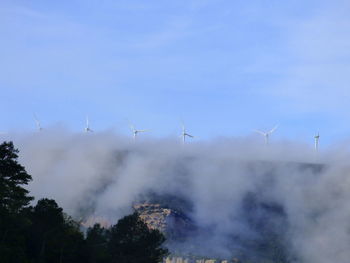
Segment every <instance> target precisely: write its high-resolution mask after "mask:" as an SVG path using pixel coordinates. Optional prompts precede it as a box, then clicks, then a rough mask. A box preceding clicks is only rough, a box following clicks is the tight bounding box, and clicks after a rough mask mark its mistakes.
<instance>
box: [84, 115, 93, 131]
mask: <svg viewBox="0 0 350 263" xmlns="http://www.w3.org/2000/svg"><path fill="white" fill-rule="evenodd" d="M85 132H86V133H87V132H93V130H91V129H90V124H89V116H86V127H85Z"/></svg>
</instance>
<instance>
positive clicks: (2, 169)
mask: <svg viewBox="0 0 350 263" xmlns="http://www.w3.org/2000/svg"><path fill="white" fill-rule="evenodd" d="M17 153H18V150H17V149H15V148H14V146H13V143H12V142H4V143H2V144H1V145H0V211H1V213H5V212H8V213H18V212H20V210H21V209H22V208H24V207H25V206H27V205H28V204H29V202H30V201H31V200H33V198H32V197H30V196H28V193H29V192H28V190H26V189H24V188H23V185H26V184H28V182H29V181H31V180H32V177H31V176H30V175H29V174H27V172H26V170H25V168H24V167H23V166H22V165H20V164H19V163H18V162H17V158H18V155H17Z"/></svg>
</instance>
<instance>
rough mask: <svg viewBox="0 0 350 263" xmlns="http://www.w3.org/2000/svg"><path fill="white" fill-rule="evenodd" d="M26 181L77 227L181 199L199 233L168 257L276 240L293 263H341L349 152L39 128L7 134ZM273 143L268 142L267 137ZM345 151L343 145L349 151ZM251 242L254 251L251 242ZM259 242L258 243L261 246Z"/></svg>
mask: <svg viewBox="0 0 350 263" xmlns="http://www.w3.org/2000/svg"><path fill="white" fill-rule="evenodd" d="M4 139H6V140H13V141H14V144H15V147H16V148H18V149H19V150H20V153H19V156H20V158H19V161H20V162H21V164H23V165H24V166H25V167H26V170H27V172H28V173H30V174H31V175H32V177H33V181H32V182H31V183H30V184H29V186H28V189H29V190H30V191H31V194H32V195H34V196H35V198H36V200H38V199H40V198H44V197H47V198H53V199H55V200H56V201H57V202H58V204H59V205H60V206H62V207H63V208H64V210H65V212H67V213H68V214H70V215H72V216H73V217H74V218H76V219H77V220H80V219H82V220H87V219H88V218H97V219H98V220H104V221H106V222H110V223H111V224H112V223H116V222H117V220H118V219H119V218H121V217H122V216H125V215H127V214H129V213H131V212H132V211H133V210H132V204H134V203H135V202H138V201H140V200H141V199H142V200H144V199H145V198H147V196H151V195H152V196H153V195H157V196H158V197H159V196H166V197H167V199H168V200H172V199H174V198H178V199H179V200H183V201H184V202H185V203H186V205H184V207H183V212H184V213H186V215H187V216H188V217H189V218H190V219H191V220H192V222H194V223H195V225H196V226H197V227H198V229H197V231H196V232H195V233H196V234H194V235H193V236H190V237H188V238H187V239H186V240H182V241H181V242H179V243H176V242H172V243H171V244H170V243H169V246H170V249H171V250H174V251H179V250H181V249H183V250H186V249H187V251H185V252H188V253H198V254H201V255H207V256H216V257H222V258H225V257H226V258H229V257H233V256H237V257H239V256H242V255H247V254H249V255H250V256H251V257H256V258H264V257H267V255H266V253H265V254H262V253H263V252H262V251H263V249H260V248H259V249H257V247H258V245H259V244H260V243H259V242H260V241H262V240H266V237H271V238H274V240H275V238H277V239H278V244H281V246H282V247H283V251H284V252H285V254H286V257H287V258H288V259H289V260H290V261H291V262H308V263H314V262H315V263H316V262H318V263H320V262H321V263H322V262H348V259H349V258H350V249H349V248H350V206H349V201H350V191H349V189H350V188H349V186H350V175H349V171H350V169H349V157H350V154H349V152H348V151H347V150H346V147H344V144H342V147H340V146H339V147H338V146H332V147H330V148H329V149H326V150H323V151H320V152H319V153H316V152H315V151H314V149H313V145H311V144H310V145H305V144H302V143H298V142H291V141H278V142H276V141H273V140H271V143H270V145H265V144H264V141H263V138H260V137H255V136H252V137H250V136H247V137H241V138H217V139H215V140H210V141H209V140H208V141H202V142H196V141H195V140H193V141H191V142H189V143H187V144H185V145H182V143H181V141H180V140H179V139H176V138H175V139H174V138H164V139H142V138H141V136H140V137H139V138H138V140H137V141H136V142H134V141H133V140H132V138H129V137H126V136H123V135H118V134H116V133H115V132H112V131H110V132H104V133H89V134H74V133H71V132H69V131H60V132H58V131H55V130H44V131H42V132H40V133H33V134H13V135H11V136H10V135H7V137H6V138H4ZM272 139H273V138H272ZM349 146H350V145H349ZM253 241H254V242H255V243H254V242H253ZM264 242H265V241H264Z"/></svg>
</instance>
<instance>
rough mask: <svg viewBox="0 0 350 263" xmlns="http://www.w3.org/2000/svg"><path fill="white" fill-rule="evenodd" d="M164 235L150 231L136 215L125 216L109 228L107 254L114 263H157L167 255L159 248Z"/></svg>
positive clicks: (166, 252)
mask: <svg viewBox="0 0 350 263" xmlns="http://www.w3.org/2000/svg"><path fill="white" fill-rule="evenodd" d="M164 241H165V237H164V235H163V234H162V233H161V232H159V231H158V230H150V229H149V228H148V227H147V225H146V224H145V223H144V222H143V221H142V220H141V219H140V218H139V216H138V214H137V213H134V214H132V215H129V216H126V217H124V218H122V219H120V220H119V221H118V223H117V224H116V225H114V226H113V227H112V228H111V237H110V242H109V247H108V249H109V253H110V254H111V256H112V262H115V263H117V262H118V263H133V262H138V263H157V262H161V260H162V258H163V257H164V256H166V255H167V254H168V251H167V249H164V248H162V247H161V245H162V244H163V242H164Z"/></svg>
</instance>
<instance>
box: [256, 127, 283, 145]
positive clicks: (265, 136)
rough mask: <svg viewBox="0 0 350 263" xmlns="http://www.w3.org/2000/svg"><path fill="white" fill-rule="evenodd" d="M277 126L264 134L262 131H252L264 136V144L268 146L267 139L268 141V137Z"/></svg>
mask: <svg viewBox="0 0 350 263" xmlns="http://www.w3.org/2000/svg"><path fill="white" fill-rule="evenodd" d="M277 127H278V125H276V126H275V127H273V128H272V129H271V130H269V131H267V132H264V131H260V130H254V131H255V132H257V133H259V134H261V135H262V136H264V138H265V144H266V145H268V144H269V139H270V135H271V134H272V133H273V132H274V131H275V130H276V129H277Z"/></svg>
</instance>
